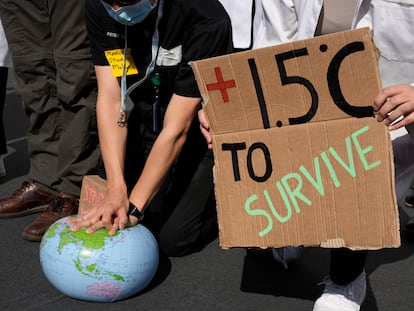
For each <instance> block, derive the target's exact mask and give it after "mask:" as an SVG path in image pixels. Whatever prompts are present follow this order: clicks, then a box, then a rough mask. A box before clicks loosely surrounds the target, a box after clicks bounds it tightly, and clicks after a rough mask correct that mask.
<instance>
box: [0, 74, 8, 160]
mask: <svg viewBox="0 0 414 311" xmlns="http://www.w3.org/2000/svg"><path fill="white" fill-rule="evenodd" d="M8 71H9V69H8V68H7V67H0V155H3V154H6V153H7V140H6V133H5V132H4V124H3V112H4V103H5V101H6V88H7V75H8Z"/></svg>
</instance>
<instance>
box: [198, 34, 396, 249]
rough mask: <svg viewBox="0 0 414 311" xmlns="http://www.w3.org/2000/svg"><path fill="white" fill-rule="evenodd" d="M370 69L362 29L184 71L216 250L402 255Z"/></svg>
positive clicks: (370, 52) (387, 144)
mask: <svg viewBox="0 0 414 311" xmlns="http://www.w3.org/2000/svg"><path fill="white" fill-rule="evenodd" d="M377 58H378V55H377V49H376V48H375V46H374V44H373V41H372V37H371V33H370V31H369V30H368V28H364V29H358V30H352V31H346V32H340V33H336V34H332V35H326V36H320V37H316V38H313V39H309V40H301V41H295V42H291V43H286V44H281V45H277V46H272V47H268V48H263V49H257V50H252V51H247V52H240V53H235V54H231V55H226V56H222V57H216V58H211V59H207V60H201V61H197V62H193V63H192V64H191V65H192V67H193V70H194V72H195V75H196V79H197V83H198V85H199V88H200V91H201V94H202V97H203V101H204V105H203V109H204V110H205V112H206V114H207V116H208V118H209V120H210V125H211V131H212V134H213V151H214V157H215V167H214V178H215V191H216V199H217V211H218V220H219V230H220V245H221V246H222V247H223V248H230V247H262V248H265V247H281V246H298V245H305V246H322V247H333V248H336V247H347V248H351V249H380V248H384V247H398V246H400V234H399V216H398V209H397V203H396V194H395V188H394V166H393V155H392V146H391V140H390V136H389V133H388V131H387V128H386V127H385V126H384V125H383V124H382V123H379V122H377V121H376V120H375V119H374V118H373V108H372V104H373V102H374V98H375V96H376V94H377V93H378V92H379V90H380V89H381V82H380V79H379V73H378V65H377Z"/></svg>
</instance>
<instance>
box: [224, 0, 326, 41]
mask: <svg viewBox="0 0 414 311" xmlns="http://www.w3.org/2000/svg"><path fill="white" fill-rule="evenodd" d="M220 2H221V3H222V4H223V6H224V8H225V9H226V11H227V12H228V14H229V16H230V18H231V21H232V28H233V43H234V46H235V47H236V48H241V49H247V48H260V47H266V46H270V45H275V44H279V43H282V42H288V41H293V40H299V39H306V38H312V37H313V36H314V34H315V30H316V27H317V25H318V19H319V15H320V12H321V8H322V4H323V0H277V1H276V0H254V1H253V0H243V1H242V0H220ZM253 5H255V14H254V16H253V13H252V12H253Z"/></svg>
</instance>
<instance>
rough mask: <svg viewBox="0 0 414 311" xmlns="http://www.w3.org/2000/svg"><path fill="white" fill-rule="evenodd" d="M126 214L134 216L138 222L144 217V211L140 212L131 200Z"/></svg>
mask: <svg viewBox="0 0 414 311" xmlns="http://www.w3.org/2000/svg"><path fill="white" fill-rule="evenodd" d="M128 215H132V216H135V217H136V218H138V221H139V222H140V221H141V220H142V219H143V218H144V213H141V212H140V211H139V210H138V208H137V207H136V206H135V205H134V204H132V203H131V202H129V208H128Z"/></svg>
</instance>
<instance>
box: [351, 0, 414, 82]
mask: <svg viewBox="0 0 414 311" xmlns="http://www.w3.org/2000/svg"><path fill="white" fill-rule="evenodd" d="M352 27H353V28H360V27H370V28H371V29H372V30H373V37H374V42H375V44H376V46H377V47H378V48H379V50H380V52H381V56H380V59H379V68H380V73H381V80H382V83H383V85H384V86H389V85H393V84H401V83H408V84H410V83H413V82H414V48H413V44H414V0H359V1H358V3H357V8H356V13H355V17H354V20H353V22H352Z"/></svg>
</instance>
